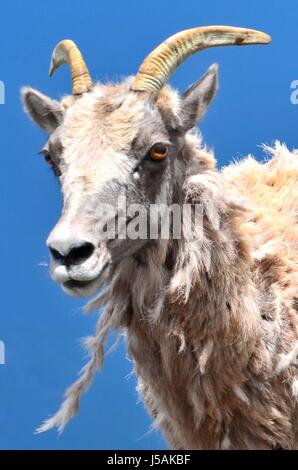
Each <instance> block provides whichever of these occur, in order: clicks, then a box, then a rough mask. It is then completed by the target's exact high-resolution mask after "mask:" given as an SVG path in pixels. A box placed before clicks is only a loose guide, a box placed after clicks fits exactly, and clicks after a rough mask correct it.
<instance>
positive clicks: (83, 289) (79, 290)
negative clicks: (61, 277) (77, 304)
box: [61, 276, 101, 297]
mask: <svg viewBox="0 0 298 470" xmlns="http://www.w3.org/2000/svg"><path fill="white" fill-rule="evenodd" d="M100 277H101V276H98V277H96V278H95V279H93V280H90V281H75V280H73V279H70V280H69V281H66V282H63V283H62V284H61V286H62V288H63V290H64V291H65V292H66V294H68V295H71V296H74V297H87V296H89V295H93V294H95V292H97V290H98V288H99V285H100V283H101V281H100Z"/></svg>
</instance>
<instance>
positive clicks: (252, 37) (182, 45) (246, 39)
mask: <svg viewBox="0 0 298 470" xmlns="http://www.w3.org/2000/svg"><path fill="white" fill-rule="evenodd" d="M270 42H271V37H270V36H268V34H266V33H263V32H261V31H256V30H254V29H246V28H235V27H232V26H204V27H200V28H192V29H187V30H185V31H181V32H180V33H177V34H174V35H173V36H171V37H169V38H168V39H166V41H164V42H162V43H161V44H160V45H159V46H158V47H157V48H156V49H154V50H153V51H152V52H151V54H149V55H148V56H147V57H146V59H145V60H144V62H143V63H142V65H141V67H140V69H139V71H138V73H137V75H136V77H135V79H134V81H133V83H132V86H131V89H132V90H134V91H146V92H151V93H157V92H158V91H159V90H160V89H161V88H162V87H163V86H164V85H165V84H166V82H167V81H168V79H169V77H170V76H171V75H172V73H173V72H174V71H175V70H176V68H177V67H178V66H179V65H180V64H181V63H182V62H183V61H184V60H185V59H187V57H189V56H190V55H192V54H195V53H196V52H198V51H201V50H203V49H207V48H208V47H217V46H245V45H249V44H269V43H270Z"/></svg>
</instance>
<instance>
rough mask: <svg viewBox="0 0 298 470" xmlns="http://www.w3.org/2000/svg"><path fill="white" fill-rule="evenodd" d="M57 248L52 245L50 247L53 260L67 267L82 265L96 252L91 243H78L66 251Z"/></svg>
mask: <svg viewBox="0 0 298 470" xmlns="http://www.w3.org/2000/svg"><path fill="white" fill-rule="evenodd" d="M57 248H58V247H54V246H53V245H52V244H51V245H50V246H49V249H50V252H51V254H52V257H53V259H54V260H55V261H57V262H59V263H61V264H64V265H65V266H73V265H78V264H82V263H83V262H84V261H86V260H87V259H88V258H90V256H92V254H93V253H94V250H95V246H94V245H93V244H92V243H89V242H82V243H76V244H75V245H72V246H70V247H69V248H68V249H66V250H65V249H64V250H62V249H61V248H60V247H59V248H60V249H57Z"/></svg>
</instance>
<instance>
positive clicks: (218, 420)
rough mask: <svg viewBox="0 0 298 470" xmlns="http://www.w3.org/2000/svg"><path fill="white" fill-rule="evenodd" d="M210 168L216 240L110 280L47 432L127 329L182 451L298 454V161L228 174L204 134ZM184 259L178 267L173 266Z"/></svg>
mask: <svg viewBox="0 0 298 470" xmlns="http://www.w3.org/2000/svg"><path fill="white" fill-rule="evenodd" d="M184 151H185V152H187V153H188V157H189V158H191V159H194V160H197V163H198V164H199V167H200V169H201V172H200V173H198V174H194V175H191V176H189V177H188V179H187V180H186V181H185V188H184V189H185V194H186V201H187V202H191V203H197V202H199V203H203V204H204V208H205V216H204V240H203V244H202V245H200V246H199V247H198V246H197V245H196V243H193V242H189V241H185V240H180V241H179V240H178V241H175V243H173V242H165V241H162V242H156V244H154V245H151V246H150V247H148V248H147V249H146V252H145V253H144V257H145V258H144V259H145V262H144V263H139V262H137V261H136V260H135V259H134V258H133V257H131V258H128V259H126V260H124V261H122V262H121V263H119V265H118V266H117V267H115V268H113V270H112V271H110V272H109V273H108V274H107V278H106V279H105V280H104V284H105V285H107V286H108V287H107V290H106V291H105V292H104V293H103V294H102V295H101V296H100V297H99V298H98V299H95V300H94V301H93V302H92V303H91V304H90V305H89V310H90V311H91V310H93V309H97V308H98V307H99V306H100V305H102V304H103V305H104V306H105V309H104V312H103V314H102V316H101V318H100V320H99V325H98V329H97V334H96V335H95V336H94V338H89V339H88V344H87V345H88V347H89V350H90V353H91V359H90V362H89V364H88V365H87V366H86V368H85V369H84V370H83V375H82V376H81V378H80V379H79V380H78V382H76V384H74V385H73V386H72V387H71V388H70V389H69V391H68V392H67V399H66V401H65V403H64V404H63V407H62V408H61V409H60V411H59V412H58V414H56V415H55V416H54V417H53V418H51V419H50V420H49V421H47V422H46V423H45V425H43V426H42V428H41V429H40V430H41V431H44V430H47V429H49V428H51V427H53V426H58V427H59V428H60V429H63V427H64V426H65V424H66V422H67V421H68V420H69V419H70V418H71V417H73V415H74V414H75V413H76V411H77V409H78V407H79V397H80V395H81V393H82V392H83V391H84V390H85V388H86V387H87V386H88V385H90V383H91V380H92V372H93V370H95V369H98V368H100V366H101V363H102V358H103V345H104V340H105V337H106V334H107V333H108V331H109V329H121V330H124V331H125V334H126V339H127V345H128V350H129V353H130V355H131V357H132V358H133V360H134V364H135V372H136V375H137V377H138V383H139V385H138V390H139V393H140V395H141V396H142V397H143V399H144V401H145V403H146V406H147V408H148V410H149V411H150V413H151V415H152V417H153V418H154V420H155V425H156V426H157V427H159V428H161V429H162V431H163V433H164V435H165V437H166V439H167V440H168V442H169V445H170V446H171V448H173V449H275V448H284V449H295V448H297V446H298V413H297V411H298V407H297V399H298V397H297V353H298V346H297V344H298V331H297V326H298V299H297V287H298V276H297V272H298V266H297V264H298V250H297V248H298V246H297V242H298V214H297V207H298V204H297V202H298V201H297V194H298V153H297V152H295V151H294V152H290V151H289V150H288V149H287V148H286V147H285V146H284V145H281V144H279V143H278V142H277V143H276V144H275V146H274V147H273V148H270V149H269V148H267V149H266V151H267V152H269V153H270V155H271V156H272V159H271V160H269V161H267V162H265V163H258V162H257V161H256V160H254V159H253V158H252V157H248V158H247V159H246V160H244V161H243V162H240V163H238V164H235V165H231V166H229V167H227V168H226V169H224V170H223V171H222V172H219V171H217V170H216V168H215V164H214V159H213V155H212V154H210V153H208V152H207V151H206V150H204V149H202V148H201V146H200V145H199V139H198V137H196V135H194V134H189V135H188V137H187V145H186V147H185V150H184ZM169 257H170V258H171V259H172V260H174V264H173V266H172V269H169V268H168V267H167V266H168V264H167V259H168V258H169Z"/></svg>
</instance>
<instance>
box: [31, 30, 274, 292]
mask: <svg viewBox="0 0 298 470" xmlns="http://www.w3.org/2000/svg"><path fill="white" fill-rule="evenodd" d="M268 42H270V37H269V36H267V35H266V34H264V33H261V32H258V31H254V30H248V29H241V28H232V27H223V26H216V27H204V28H194V29H191V30H187V31H183V32H181V33H178V34H176V35H174V36H172V37H171V38H169V39H167V40H166V41H165V42H164V43H162V44H161V45H160V46H159V47H157V48H156V49H155V50H154V51H153V52H152V53H151V54H150V55H149V56H148V57H147V58H146V59H145V61H144V63H143V64H142V66H141V67H140V69H139V71H138V73H137V75H136V76H135V77H133V78H129V79H127V80H125V81H124V82H123V83H121V84H119V85H115V86H105V85H102V84H96V85H93V84H92V80H91V78H90V75H89V72H88V69H87V66H86V64H85V62H84V60H83V57H82V55H81V53H80V51H79V50H78V48H77V46H76V45H75V44H74V43H73V42H72V41H70V40H64V41H62V42H61V43H59V44H58V45H57V46H56V48H55V49H54V52H53V56H52V60H51V68H50V74H51V75H52V74H53V73H54V71H55V70H56V69H57V68H58V67H59V66H60V65H62V64H63V63H68V64H69V66H70V69H71V74H72V84H73V92H72V95H71V96H68V97H66V98H63V99H62V100H61V101H60V102H58V101H55V100H52V99H50V98H48V97H46V96H45V95H43V94H42V93H40V92H39V91H37V90H34V89H32V88H25V89H23V101H24V106H25V110H26V111H27V113H28V114H29V116H30V117H31V118H32V119H33V120H34V121H35V122H36V123H37V124H38V125H39V126H40V127H41V128H42V129H44V130H45V131H46V132H47V133H48V134H49V139H48V141H47V143H46V145H45V146H44V148H43V149H42V151H41V153H42V154H43V155H44V156H45V159H46V160H47V161H48V163H49V164H50V165H51V166H52V168H53V170H54V172H55V174H56V175H57V177H58V178H59V183H60V185H61V191H62V195H63V211H62V215H61V218H60V220H59V221H58V223H57V225H56V226H55V228H54V229H53V231H52V232H51V234H50V236H49V238H48V242H47V243H48V246H49V249H50V251H51V255H52V263H51V274H52V277H53V279H54V280H55V281H56V282H59V283H60V284H61V285H62V287H63V289H64V290H65V291H66V292H67V293H68V294H72V295H79V296H81V295H90V294H92V293H94V292H96V291H97V290H98V288H99V286H100V285H101V282H102V275H103V273H104V272H105V270H106V269H107V268H108V267H109V266H111V265H113V264H116V263H119V262H121V261H122V260H123V259H125V258H126V257H127V256H132V255H136V254H137V253H138V252H139V250H140V249H141V248H142V247H144V245H146V244H148V243H150V242H151V241H150V239H148V237H147V236H139V237H137V238H136V237H128V236H124V237H123V236H121V233H119V224H117V228H116V229H115V221H116V220H117V221H118V222H119V219H120V218H122V228H123V227H124V228H125V229H127V227H128V224H129V223H130V224H134V223H136V221H135V219H136V216H135V215H134V214H133V209H132V208H136V205H138V207H139V205H142V207H145V208H146V209H148V208H149V206H150V205H151V204H155V203H159V204H167V205H170V204H172V203H178V204H181V203H182V202H183V201H182V200H181V195H182V186H183V181H184V179H185V176H186V174H187V171H188V167H189V165H190V164H191V163H190V162H189V161H188V159H187V156H186V152H183V148H184V147H185V142H186V136H187V133H188V131H190V130H191V129H192V128H194V127H195V126H196V125H197V124H198V122H199V121H200V120H201V119H202V117H203V115H204V114H205V112H206V110H207V108H208V106H209V104H210V102H211V101H212V98H213V96H214V94H215V92H216V89H217V66H216V65H213V66H211V67H210V68H209V70H208V71H207V72H206V73H205V75H204V76H203V77H202V78H201V79H200V80H199V81H198V82H196V83H195V84H194V85H192V86H191V87H190V88H189V89H188V90H186V92H185V93H184V94H183V95H182V96H178V94H177V93H176V92H175V91H173V90H171V89H170V88H169V87H168V86H166V82H167V80H168V78H169V77H170V75H171V74H172V73H173V72H174V70H175V68H176V67H177V66H178V65H179V64H180V63H181V62H182V61H183V60H185V59H186V58H187V57H188V56H189V55H191V54H193V53H195V52H197V51H200V50H202V49H204V48H207V47H215V46H220V45H221V46H226V45H246V44H267V43H268ZM119 201H120V205H119ZM121 204H122V206H121ZM123 205H124V206H125V208H124V207H123ZM107 207H109V208H111V211H110V213H108V214H107V213H105V214H104V213H103V208H104V211H106V208H107ZM127 208H129V209H128V210H127ZM123 209H125V210H124V213H125V216H124V217H123V215H122V212H123ZM135 212H138V209H136V211H135ZM141 222H142V221H141ZM147 222H148V220H147V221H146V222H145V225H146V224H147ZM139 223H140V220H138V224H139ZM111 227H113V228H114V230H112V232H111V231H110V230H109V229H110V228H111ZM107 228H108V229H107ZM115 230H116V232H115ZM121 230H122V229H121ZM111 233H112V235H111ZM125 233H126V235H127V231H126V232H125Z"/></svg>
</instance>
